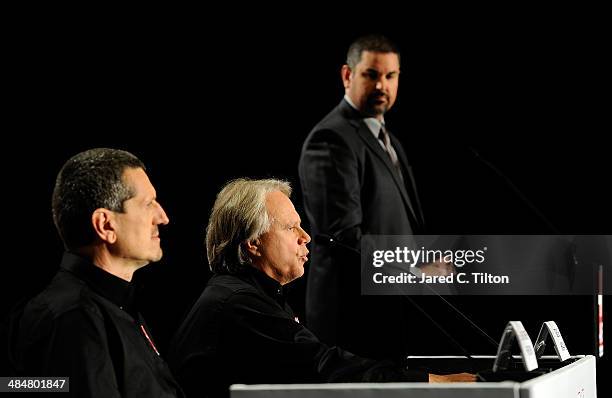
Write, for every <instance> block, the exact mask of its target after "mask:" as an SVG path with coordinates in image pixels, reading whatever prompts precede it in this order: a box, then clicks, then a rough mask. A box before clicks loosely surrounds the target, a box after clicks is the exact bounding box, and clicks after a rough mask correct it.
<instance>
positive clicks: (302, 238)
mask: <svg viewBox="0 0 612 398" xmlns="http://www.w3.org/2000/svg"><path fill="white" fill-rule="evenodd" d="M300 232H301V235H300V242H301V243H304V244H307V243H309V242H310V235H308V232H306V231H304V230H303V229H302V228H301V227H300Z"/></svg>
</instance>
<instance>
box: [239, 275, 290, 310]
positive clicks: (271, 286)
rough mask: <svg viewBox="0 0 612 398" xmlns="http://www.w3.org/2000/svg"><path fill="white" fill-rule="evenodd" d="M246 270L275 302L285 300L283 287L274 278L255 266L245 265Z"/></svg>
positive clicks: (282, 302)
mask: <svg viewBox="0 0 612 398" xmlns="http://www.w3.org/2000/svg"><path fill="white" fill-rule="evenodd" d="M247 270H248V271H247V272H248V273H249V274H250V275H251V276H252V277H253V279H254V280H255V282H256V283H257V284H258V285H259V287H260V288H261V289H262V290H263V291H264V292H265V293H266V294H267V295H268V296H270V297H272V298H273V299H274V300H276V301H277V302H279V303H281V304H284V302H285V289H284V288H283V286H282V285H281V284H280V283H278V281H276V280H275V279H272V278H270V277H269V276H268V275H266V274H265V273H263V272H261V271H260V270H258V269H257V268H254V267H252V266H247Z"/></svg>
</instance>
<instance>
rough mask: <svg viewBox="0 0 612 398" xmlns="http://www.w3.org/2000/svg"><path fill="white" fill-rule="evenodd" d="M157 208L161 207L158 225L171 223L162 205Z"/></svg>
mask: <svg viewBox="0 0 612 398" xmlns="http://www.w3.org/2000/svg"><path fill="white" fill-rule="evenodd" d="M157 206H159V217H158V223H157V224H158V225H159V224H162V225H167V224H168V223H169V222H170V219H169V218H168V215H167V214H166V212H165V211H164V208H163V207H162V205H160V204H158V205H157Z"/></svg>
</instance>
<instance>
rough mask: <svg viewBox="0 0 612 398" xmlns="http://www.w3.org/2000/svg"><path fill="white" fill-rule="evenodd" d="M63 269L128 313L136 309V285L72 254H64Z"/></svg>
mask: <svg viewBox="0 0 612 398" xmlns="http://www.w3.org/2000/svg"><path fill="white" fill-rule="evenodd" d="M61 268H63V269H65V270H66V271H68V272H70V273H72V274H74V275H76V276H77V277H78V278H79V279H82V280H83V281H85V282H86V283H87V284H88V285H89V287H90V288H91V289H92V290H94V291H95V292H96V293H98V294H100V295H102V296H104V297H105V298H107V299H108V300H110V301H112V302H113V303H115V304H116V305H117V306H118V307H120V308H122V309H125V310H126V311H128V310H132V309H134V304H135V291H136V289H135V284H134V283H130V282H128V281H125V280H123V279H121V278H119V277H117V276H115V275H113V274H111V273H109V272H106V271H104V270H103V269H102V268H100V267H97V266H95V265H94V264H93V263H92V262H91V261H90V260H87V259H85V258H83V257H81V256H78V255H76V254H74V253H70V252H66V253H64V257H63V258H62V262H61Z"/></svg>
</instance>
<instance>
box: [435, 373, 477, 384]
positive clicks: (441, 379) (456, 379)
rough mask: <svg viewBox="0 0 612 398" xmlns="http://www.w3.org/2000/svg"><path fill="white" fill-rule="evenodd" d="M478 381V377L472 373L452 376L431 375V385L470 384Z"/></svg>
mask: <svg viewBox="0 0 612 398" xmlns="http://www.w3.org/2000/svg"><path fill="white" fill-rule="evenodd" d="M474 381H476V375H473V374H471V373H454V374H450V375H436V374H433V373H430V374H429V382H430V383H469V382H474Z"/></svg>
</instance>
